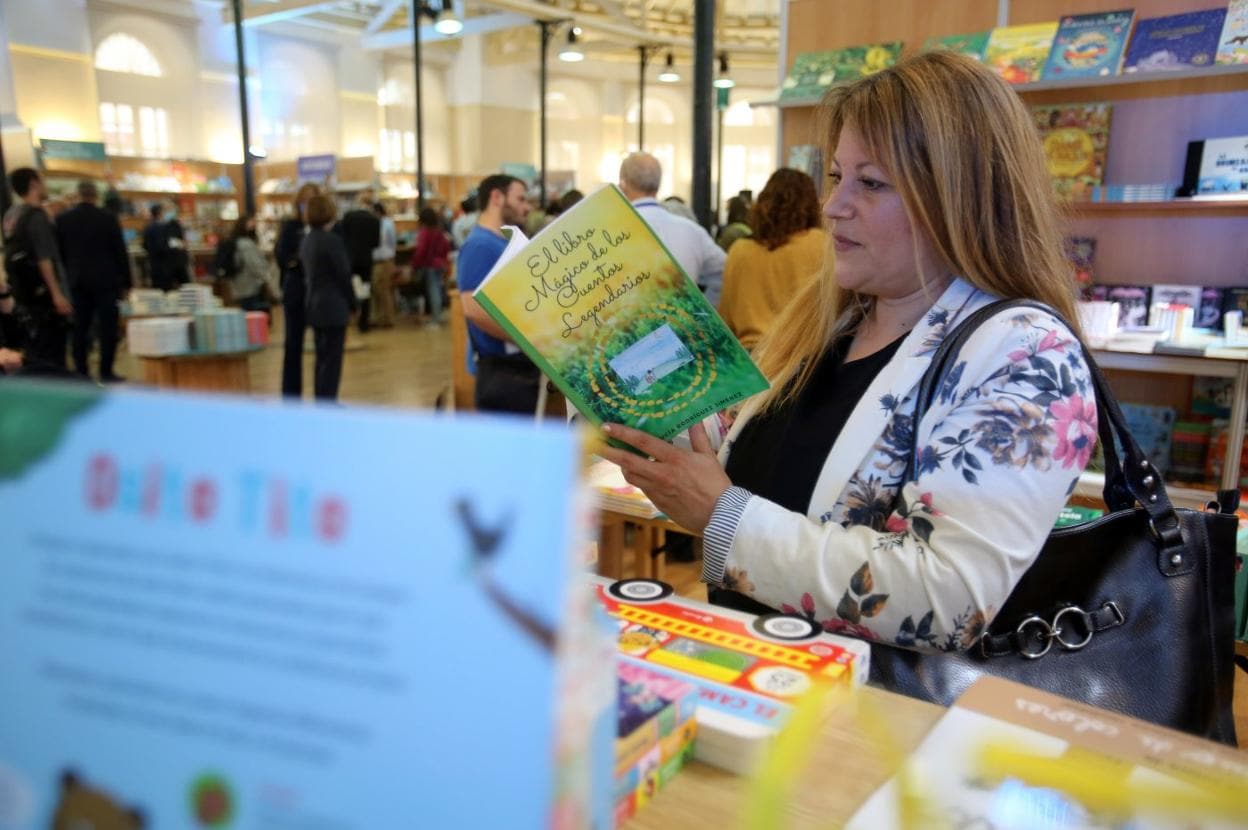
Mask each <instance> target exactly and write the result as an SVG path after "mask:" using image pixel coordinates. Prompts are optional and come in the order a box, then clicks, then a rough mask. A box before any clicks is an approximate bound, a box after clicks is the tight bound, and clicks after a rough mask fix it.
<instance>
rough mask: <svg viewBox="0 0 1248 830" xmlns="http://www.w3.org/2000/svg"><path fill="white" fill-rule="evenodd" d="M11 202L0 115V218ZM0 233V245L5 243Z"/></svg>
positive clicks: (2, 117) (2, 115)
mask: <svg viewBox="0 0 1248 830" xmlns="http://www.w3.org/2000/svg"><path fill="white" fill-rule="evenodd" d="M12 204H13V200H12V199H11V198H10V196H9V169H8V168H7V167H5V166H4V113H0V216H4V215H5V214H6V213H8V212H9V207H10V206H11V205H12ZM3 233H4V232H3V231H0V243H3V242H4V241H5V239H4V236H3Z"/></svg>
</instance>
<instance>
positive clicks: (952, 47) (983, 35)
mask: <svg viewBox="0 0 1248 830" xmlns="http://www.w3.org/2000/svg"><path fill="white" fill-rule="evenodd" d="M990 34H992V32H991V30H986V31H983V32H971V33H969V34H965V35H947V36H945V37H929V38H928V39H927V40H925V41H923V49H922V51H924V52H935V51H937V50H941V49H943V50H944V51H946V52H956V53H957V54H959V55H966V56H967V57H968V58H974V59H975V60H977V61H982V60H983V59H984V49H986V48H987V46H988V36H989V35H990Z"/></svg>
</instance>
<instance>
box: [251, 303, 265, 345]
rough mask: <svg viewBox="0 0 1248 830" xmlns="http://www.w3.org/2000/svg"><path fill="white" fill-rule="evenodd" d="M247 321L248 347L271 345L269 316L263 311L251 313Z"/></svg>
mask: <svg viewBox="0 0 1248 830" xmlns="http://www.w3.org/2000/svg"><path fill="white" fill-rule="evenodd" d="M246 320H247V345H248V346H267V345H269V315H267V314H265V313H264V312H263V311H249V312H247V314H246Z"/></svg>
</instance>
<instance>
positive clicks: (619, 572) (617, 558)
mask: <svg viewBox="0 0 1248 830" xmlns="http://www.w3.org/2000/svg"><path fill="white" fill-rule="evenodd" d="M600 521H601V525H602V535H601V536H600V537H599V541H598V573H600V574H602V575H603V576H606V577H610V578H611V579H623V578H625V577H626V576H630V577H631V576H637V577H643V578H645V579H663V574H664V568H665V566H666V563H667V557H666V556H665V555H664V554H663V552H662V551H659V552H658V553H655V551H656V550H658V549H659V548H661V547H663V544H664V543H665V542H666V540H667V532H668V531H669V530H673V531H676V532H678V533H684V534H687V535H689V536H699V535H701V534H698V533H694V532H692V531H690V530H685V529H684V528H683V527H681V526H680V525H678V524H676V523H675V522H673V521H672V520H671V519H669V518H667V517H666V516H656V517H655V518H652V519H646V518H642V517H640V516H633V515H631V514H628V513H618V512H616V511H614V510H606V509H604V510H602V514H601V519H600ZM630 526H631V527H632V528H633V559H634V561H635V562H636V564H637V573H635V574H625V573H624V548H625V544H624V535H625V531H626V529H627V528H628V527H630Z"/></svg>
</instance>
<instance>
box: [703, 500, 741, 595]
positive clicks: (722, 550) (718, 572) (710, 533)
mask: <svg viewBox="0 0 1248 830" xmlns="http://www.w3.org/2000/svg"><path fill="white" fill-rule="evenodd" d="M753 495H754V494H753V493H751V492H750V491H749V490H746V489H745V488H744V487H729V488H728V489H727V490H725V491H724V492H723V493H720V495H719V498H718V499H717V500H716V501H715V509H714V510H713V511H712V512H711V520H710V521H709V522H708V523H707V525H706V529H705V530H704V531H703V532H702V541H703V545H702V581H703V582H706V583H708V584H710V585H722V584H723V583H724V567H725V565H726V563H727V561H728V552H729V551H730V550H732V540H733V538H734V537H735V536H736V535H737V525H738V524H739V523H740V522H741V515H742V514H743V513H744V512H745V506H746V505H747V504H749V502H750V499H751V498H752V497H753Z"/></svg>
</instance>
